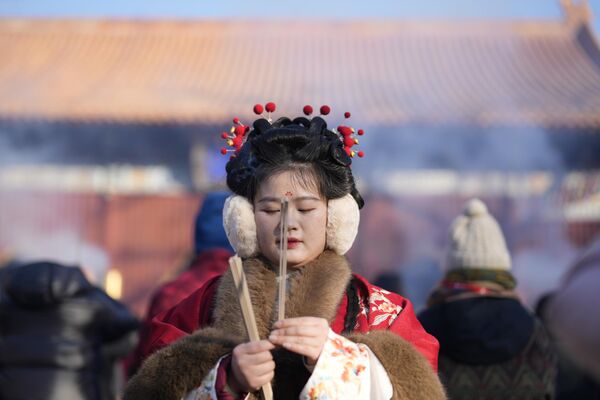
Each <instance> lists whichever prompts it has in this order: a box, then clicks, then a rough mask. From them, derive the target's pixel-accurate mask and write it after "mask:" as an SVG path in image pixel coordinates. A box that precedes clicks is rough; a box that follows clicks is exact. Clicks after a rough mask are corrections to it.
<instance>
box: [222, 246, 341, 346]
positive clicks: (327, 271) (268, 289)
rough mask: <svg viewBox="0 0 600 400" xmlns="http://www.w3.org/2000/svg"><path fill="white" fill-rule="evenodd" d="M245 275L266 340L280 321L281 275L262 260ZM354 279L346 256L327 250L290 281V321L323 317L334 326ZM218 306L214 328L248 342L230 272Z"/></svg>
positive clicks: (247, 267)
mask: <svg viewBox="0 0 600 400" xmlns="http://www.w3.org/2000/svg"><path fill="white" fill-rule="evenodd" d="M244 272H245V274H246V280H247V282H248V290H249V291H250V297H251V299H252V305H253V308H254V313H255V316H256V324H257V326H258V332H259V335H260V337H261V338H266V337H267V336H268V334H269V332H270V330H271V326H272V325H273V323H275V321H276V318H277V315H276V314H277V309H276V307H275V303H276V297H277V282H276V277H277V273H276V272H275V271H273V268H272V267H271V266H270V264H269V263H268V261H266V260H265V259H264V258H261V257H257V258H249V259H247V260H245V261H244ZM350 278H351V271H350V266H349V264H348V261H347V260H346V259H345V258H344V257H343V256H339V255H337V254H335V253H334V252H332V251H329V250H326V251H325V252H323V253H322V254H321V255H320V256H319V257H317V258H316V259H315V260H314V261H312V262H310V263H308V264H306V265H305V266H303V267H302V268H299V269H298V270H297V272H295V273H292V274H291V275H290V277H289V278H288V279H289V282H288V291H287V298H286V317H287V318H292V317H302V316H312V317H321V318H325V319H326V320H327V321H329V322H330V323H331V322H332V321H333V319H334V318H335V316H336V312H337V308H338V305H339V303H340V301H341V299H342V296H343V294H344V292H345V290H346V286H347V285H348V282H349V281H350ZM317 299H318V300H317ZM215 304H216V307H215V310H214V313H213V315H214V321H215V322H214V324H213V326H214V327H216V328H220V329H226V331H227V332H230V333H231V334H233V335H235V336H239V337H242V338H247V335H246V331H245V328H244V324H243V323H242V312H241V308H240V304H239V301H238V298H237V293H236V289H235V285H234V282H233V276H232V275H231V271H229V270H228V271H227V272H226V273H225V275H223V278H221V283H220V285H219V289H218V291H217V296H216V302H215Z"/></svg>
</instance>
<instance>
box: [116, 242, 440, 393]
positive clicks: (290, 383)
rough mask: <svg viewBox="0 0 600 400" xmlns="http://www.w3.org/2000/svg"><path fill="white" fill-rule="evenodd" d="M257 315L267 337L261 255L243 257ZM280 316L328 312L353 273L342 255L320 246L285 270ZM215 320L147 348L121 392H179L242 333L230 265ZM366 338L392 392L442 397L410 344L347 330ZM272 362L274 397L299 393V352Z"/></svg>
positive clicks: (268, 283)
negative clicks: (151, 350) (312, 256)
mask: <svg viewBox="0 0 600 400" xmlns="http://www.w3.org/2000/svg"><path fill="white" fill-rule="evenodd" d="M244 271H245V273H246V278H247V282H248V288H249V290H250V296H251V299H252V304H253V305H254V312H255V315H256V322H257V326H258V331H259V334H260V337H261V338H266V337H267V336H268V334H269V332H270V330H271V326H272V324H273V323H274V322H275V320H276V313H277V310H276V309H275V307H274V304H275V300H276V296H277V293H276V288H277V285H276V280H275V279H276V274H275V272H273V270H272V269H271V268H270V267H269V266H268V263H266V262H265V261H264V260H263V259H261V258H251V259H247V260H245V261H244ZM289 279H290V282H289V290H288V297H287V300H286V316H287V317H288V318H291V317H300V316H314V317H321V318H325V319H327V320H328V321H329V322H330V323H331V322H332V321H333V320H334V318H335V316H336V312H337V308H338V305H339V303H340V301H341V299H342V296H343V295H344V293H345V289H346V286H347V285H348V283H349V281H350V279H351V272H350V267H349V265H348V262H347V261H346V259H345V258H344V257H342V256H339V255H336V254H335V253H333V252H330V251H325V252H324V253H323V254H322V255H320V256H319V257H318V258H317V259H316V260H315V261H313V262H311V263H309V264H307V265H305V266H304V267H303V268H302V269H300V270H298V272H297V273H293V274H292V275H291V276H290V278H289ZM213 315H214V324H213V325H212V326H211V327H208V328H202V329H199V330H197V331H196V332H194V333H193V334H192V335H190V336H187V337H184V338H182V339H180V340H178V341H176V342H174V343H173V344H171V345H170V346H168V347H166V348H163V349H161V350H160V351H158V352H156V353H155V354H153V355H152V356H150V357H149V358H148V359H147V360H146V361H145V362H144V363H143V365H142V367H141V369H140V370H139V372H138V373H137V375H136V376H134V377H133V378H132V380H131V381H130V382H129V384H128V385H127V388H126V391H125V397H124V399H125V400H142V399H143V400H159V399H160V400H171V399H172V400H179V399H181V398H182V397H183V396H185V394H186V393H187V392H189V391H190V390H192V389H194V388H196V387H198V386H199V385H200V383H201V382H202V379H203V378H204V377H205V376H206V374H207V373H208V372H209V371H210V370H211V369H212V368H213V367H214V365H215V363H216V361H217V360H218V359H219V358H220V357H222V356H223V355H226V354H228V353H230V352H231V351H232V349H233V348H234V347H235V346H236V345H237V344H239V343H242V342H244V341H246V340H247V335H246V332H245V329H244V325H243V322H242V316H241V309H240V305H239V302H238V299H237V294H236V290H235V286H234V283H233V278H232V276H231V273H230V272H229V271H228V272H227V273H226V274H225V275H224V276H223V278H222V279H221V283H220V286H219V288H218V291H217V295H216V300H215V308H214V314H213ZM351 339H352V340H354V341H355V342H361V343H365V344H367V345H368V346H369V348H371V350H372V351H373V352H374V353H375V354H376V355H377V357H378V358H379V359H380V361H381V362H382V364H383V365H384V367H385V368H386V370H387V371H388V375H389V376H390V380H391V381H392V384H393V386H394V399H444V398H445V396H444V392H443V389H442V387H441V384H440V382H439V380H438V378H437V375H436V374H435V373H434V371H433V370H432V369H431V367H430V366H429V363H428V362H427V361H426V359H425V357H423V356H422V355H421V354H420V353H419V352H418V351H417V350H415V349H414V347H413V346H412V345H411V344H410V343H408V342H406V341H405V340H403V339H402V338H400V337H399V336H397V335H394V334H392V333H390V332H370V333H369V334H356V335H351ZM273 357H274V359H275V363H276V365H277V367H276V371H275V380H274V382H273V389H274V393H275V398H278V399H294V398H297V397H298V395H299V393H300V391H301V390H302V388H303V386H304V385H305V383H306V381H307V380H308V378H309V376H310V375H309V372H308V371H307V370H306V368H304V366H303V364H302V360H301V357H300V356H298V355H297V354H294V353H291V352H288V351H287V350H284V349H277V350H274V352H273Z"/></svg>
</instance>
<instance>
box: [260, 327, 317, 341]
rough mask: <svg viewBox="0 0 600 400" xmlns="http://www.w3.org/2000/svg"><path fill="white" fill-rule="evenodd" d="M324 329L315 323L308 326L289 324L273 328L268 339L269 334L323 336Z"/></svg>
mask: <svg viewBox="0 0 600 400" xmlns="http://www.w3.org/2000/svg"><path fill="white" fill-rule="evenodd" d="M324 332H325V331H324V329H323V328H322V327H319V326H316V325H309V326H291V327H288V328H279V329H275V330H273V331H272V332H271V334H270V335H269V340H270V339H271V336H310V337H320V336H323V333H324Z"/></svg>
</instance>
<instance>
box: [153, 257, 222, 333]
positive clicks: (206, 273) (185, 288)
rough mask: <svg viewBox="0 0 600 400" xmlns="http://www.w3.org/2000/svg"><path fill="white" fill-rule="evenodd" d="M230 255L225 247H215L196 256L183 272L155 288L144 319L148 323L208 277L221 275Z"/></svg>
mask: <svg viewBox="0 0 600 400" xmlns="http://www.w3.org/2000/svg"><path fill="white" fill-rule="evenodd" d="M232 255H233V254H231V252H229V251H227V250H225V249H218V248H215V249H211V250H207V251H205V252H203V253H200V254H199V255H198V256H196V258H195V259H194V261H193V262H192V264H191V265H190V267H189V268H188V269H187V270H186V271H185V272H183V273H181V274H180V275H179V276H178V277H177V278H175V280H173V281H171V282H169V283H166V284H164V285H163V286H161V287H160V288H158V289H157V290H156V292H155V293H154V295H153V296H152V300H151V301H150V306H149V307H148V312H147V314H146V321H147V322H148V323H149V322H150V320H152V318H153V317H154V316H155V315H157V314H160V313H161V312H163V311H165V310H168V309H169V308H171V307H173V306H174V305H176V304H177V303H179V302H180V301H181V300H183V299H185V298H186V297H188V296H189V295H190V294H192V293H193V292H194V291H196V290H198V289H199V288H200V287H202V285H204V284H205V283H206V282H208V281H209V280H210V279H212V278H214V277H216V276H219V275H222V274H223V273H224V272H225V271H226V270H227V268H228V266H229V264H228V263H227V262H228V260H229V257H231V256H232Z"/></svg>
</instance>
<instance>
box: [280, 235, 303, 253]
mask: <svg viewBox="0 0 600 400" xmlns="http://www.w3.org/2000/svg"><path fill="white" fill-rule="evenodd" d="M300 243H302V240H300V239H296V238H293V237H291V238H288V244H287V248H288V250H289V249H295V248H296V247H298V246H300ZM277 244H278V245H279V240H278V241H277Z"/></svg>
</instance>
